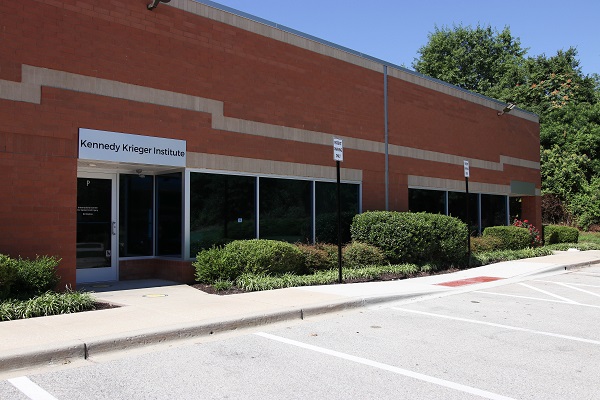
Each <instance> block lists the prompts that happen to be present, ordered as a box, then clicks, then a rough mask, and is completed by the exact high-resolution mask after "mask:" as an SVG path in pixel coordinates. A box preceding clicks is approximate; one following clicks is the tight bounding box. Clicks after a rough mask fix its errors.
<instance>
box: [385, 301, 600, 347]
mask: <svg viewBox="0 0 600 400" xmlns="http://www.w3.org/2000/svg"><path fill="white" fill-rule="evenodd" d="M391 309H392V310H397V311H402V312H407V313H413V314H420V315H425V316H428V317H436V318H443V319H450V320H453V321H460V322H468V323H471V324H479V325H487V326H493V327H495V328H502V329H510V330H513V331H518V332H525V333H533V334H535V335H542V336H550V337H554V338H559V339H567V340H572V341H575V342H582V343H589V344H595V345H599V346H600V341H598V340H593V339H585V338H580V337H576V336H569V335H561V334H559V333H552V332H544V331H538V330H535V329H528V328H521V327H518V326H511V325H503V324H496V323H494V322H486V321H479V320H476V319H469V318H461V317H452V316H449V315H442V314H434V313H429V312H425V311H417V310H409V309H408V308H399V307H391Z"/></svg>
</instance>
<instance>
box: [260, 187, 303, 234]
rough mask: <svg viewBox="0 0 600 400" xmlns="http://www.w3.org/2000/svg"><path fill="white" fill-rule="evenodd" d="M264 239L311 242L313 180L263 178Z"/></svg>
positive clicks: (261, 216) (262, 212) (261, 224)
mask: <svg viewBox="0 0 600 400" xmlns="http://www.w3.org/2000/svg"><path fill="white" fill-rule="evenodd" d="M259 187H260V196H259V199H260V224H259V233H260V238H261V239H274V240H281V241H286V242H291V243H295V242H301V243H310V242H312V181H301V180H293V179H276V178H260V181H259Z"/></svg>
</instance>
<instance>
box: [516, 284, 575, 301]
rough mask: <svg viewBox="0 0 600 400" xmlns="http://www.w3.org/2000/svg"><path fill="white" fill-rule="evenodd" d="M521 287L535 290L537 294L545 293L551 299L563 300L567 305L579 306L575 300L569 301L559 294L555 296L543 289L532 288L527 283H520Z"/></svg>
mask: <svg viewBox="0 0 600 400" xmlns="http://www.w3.org/2000/svg"><path fill="white" fill-rule="evenodd" d="M519 285H521V286H525V287H526V288H529V289H531V290H535V291H537V292H540V293H544V294H546V295H548V296H550V297H555V298H557V299H561V300H562V301H564V302H565V303H571V304H579V303H578V302H576V301H574V300H571V299H567V298H566V297H562V296H559V295H557V294H554V293H550V292H548V291H546V290H542V289H539V288H536V287H534V286H531V285H528V284H526V283H519Z"/></svg>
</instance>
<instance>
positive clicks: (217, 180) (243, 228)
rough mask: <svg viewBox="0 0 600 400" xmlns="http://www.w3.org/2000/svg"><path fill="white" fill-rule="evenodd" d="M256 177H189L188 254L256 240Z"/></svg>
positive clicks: (210, 175) (201, 175) (206, 175)
mask: <svg viewBox="0 0 600 400" xmlns="http://www.w3.org/2000/svg"><path fill="white" fill-rule="evenodd" d="M255 199H256V178H254V177H249V176H237V175H220V174H203V173H192V174H191V175H190V255H191V256H192V257H195V255H196V254H197V253H198V251H200V250H202V249H206V248H210V247H211V246H213V245H222V244H225V243H228V242H230V241H232V240H237V239H253V238H255V237H256V217H255V214H256V200H255Z"/></svg>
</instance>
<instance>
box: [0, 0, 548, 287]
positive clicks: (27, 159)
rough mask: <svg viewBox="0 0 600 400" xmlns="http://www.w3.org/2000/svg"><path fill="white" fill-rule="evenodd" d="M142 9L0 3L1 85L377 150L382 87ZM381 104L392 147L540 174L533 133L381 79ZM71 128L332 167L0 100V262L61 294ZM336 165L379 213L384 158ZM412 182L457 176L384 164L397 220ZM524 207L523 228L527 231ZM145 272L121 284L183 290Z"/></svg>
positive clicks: (70, 242)
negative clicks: (84, 87)
mask: <svg viewBox="0 0 600 400" xmlns="http://www.w3.org/2000/svg"><path fill="white" fill-rule="evenodd" d="M147 2H148V1H147V0H124V1H119V2H98V1H92V0H21V1H12V2H5V3H3V4H2V7H0V27H1V29H0V42H1V43H2V46H0V79H4V80H9V81H14V82H20V81H21V79H22V73H21V67H22V65H29V66H34V67H39V68H48V69H50V70H56V71H65V72H70V73H75V74H80V75H85V76H90V77H98V78H103V79H108V80H111V81H117V82H123V83H129V84H135V85H140V86H143V87H150V88H155V89H163V90H167V91H170V92H176V93H183V94H189V95H194V96H201V97H205V98H208V99H213V100H218V101H222V102H223V104H224V114H225V116H228V117H234V118H240V119H245V120H250V121H255V122H264V123H268V124H273V125H278V126H285V127H292V128H299V129H304V130H308V131H316V132H326V133H330V134H334V135H342V136H345V137H357V138H361V139H367V140H372V141H379V142H383V140H384V119H383V115H384V108H383V107H384V104H383V75H382V73H379V72H376V71H372V70H369V69H365V68H361V67H358V66H356V65H352V64H349V63H345V62H342V61H340V60H337V59H334V58H329V57H326V56H323V55H320V54H317V53H314V52H310V51H308V50H304V49H301V48H298V47H295V46H291V45H288V44H285V43H282V42H279V41H276V40H272V39H268V38H266V37H263V36H260V35H257V34H254V33H251V32H248V31H244V30H242V29H238V28H235V27H232V26H228V25H225V24H222V23H219V22H215V21H212V20H209V19H205V18H202V17H199V16H196V15H192V14H190V13H186V12H184V11H181V10H178V9H176V8H174V7H170V6H167V5H163V6H161V7H159V8H158V9H157V10H155V11H154V12H149V11H147V10H146V4H147ZM388 90H389V135H390V143H391V144H393V145H399V146H408V147H416V148H420V149H424V150H429V151H434V152H440V153H448V154H453V155H458V156H464V157H472V158H477V159H481V160H488V161H492V162H495V163H498V162H499V161H500V160H499V154H502V155H506V156H511V157H516V158H522V159H526V160H531V161H539V126H538V124H536V123H533V122H528V121H526V120H524V119H522V118H517V117H515V116H514V115H504V116H502V117H498V116H497V115H496V113H495V111H494V110H492V109H490V108H487V107H484V106H480V105H477V104H475V103H472V102H468V101H465V100H461V99H458V98H456V97H452V96H449V95H445V94H442V93H440V92H437V91H433V90H429V89H426V88H424V87H421V86H417V85H415V84H411V83H408V82H405V81H402V80H399V79H395V78H391V77H390V79H389V87H388ZM80 127H85V128H92V129H100V130H109V131H116V132H127V133H133V134H139V135H149V136H161V137H171V138H176V139H184V140H186V141H187V146H188V151H189V152H202V153H212V154H223V155H230V156H238V157H246V158H255V159H268V160H278V161H287V162H294V163H307V164H312V165H317V166H318V165H323V166H333V161H332V149H331V146H330V145H314V144H308V143H303V142H293V143H292V142H290V141H286V140H281V139H270V138H266V137H262V136H254V135H247V134H238V133H232V132H224V131H216V130H214V129H212V127H211V115H210V114H207V113H198V112H192V111H186V110H181V109H176V108H171V107H163V106H156V105H151V104H145V103H141V102H134V101H128V100H121V99H116V98H111V97H107V96H99V95H93V94H88V93H80V92H75V91H67V90H61V89H57V88H50V87H43V89H42V100H41V104H31V103H27V102H15V101H9V100H2V99H0V170H1V171H2V172H3V173H2V174H0V205H1V207H0V223H1V224H2V229H0V252H3V253H9V254H11V255H22V256H24V257H28V256H34V255H35V254H56V255H58V256H59V257H61V258H62V259H63V262H62V264H61V270H60V271H59V272H60V274H61V276H62V281H61V285H64V284H66V283H74V281H75V269H74V264H75V237H76V212H75V207H76V204H75V203H76V176H77V135H78V129H79V128H80ZM231 143H235V146H232V145H231ZM344 159H345V161H344V163H343V167H344V168H353V169H358V170H362V171H363V209H364V210H375V209H383V208H384V207H385V181H384V166H385V158H384V156H383V154H379V153H374V152H367V151H361V150H357V149H354V150H353V149H345V155H344ZM409 175H418V176H426V177H439V178H445V179H453V180H461V179H462V168H461V166H457V165H448V164H443V163H434V162H430V161H424V160H415V159H412V158H402V157H393V156H392V157H390V174H389V177H390V180H389V201H390V208H391V209H393V210H406V209H407V208H408V188H407V182H408V176H409ZM471 179H472V181H473V182H485V183H494V184H500V185H509V184H510V181H511V179H518V180H522V181H529V182H536V185H537V187H538V188H539V187H540V186H539V185H540V178H539V171H536V170H532V169H528V168H520V167H515V166H511V165H505V166H504V170H503V171H492V170H487V169H477V168H473V167H472V168H471ZM532 201H533V203H531V206H527V205H526V203H527V201H525V202H524V206H523V214H524V216H525V217H527V218H529V219H530V220H532V221H538V219H537V218H538V214H539V213H540V212H539V201H538V199H534V200H532ZM527 204H528V203H527ZM146 263H147V262H146ZM157 263H158V264H157ZM142 264H144V263H142V262H141V261H140V262H122V263H121V273H122V276H123V277H133V276H146V275H144V274H146V273H148V271H153V272H152V273H153V274H154V275H155V276H158V275H160V274H162V272H159V271H162V270H161V269H160V268H158V269H157V267H156V266H157V265H166V264H168V265H169V269H170V270H171V271H178V272H175V273H174V275H177V276H179V277H181V279H183V280H185V279H187V278H189V271H188V269H187V267H181V266H177V267H173V265H176V264H177V263H174V262H170V263H166V264H165V263H164V262H162V261H161V262H158V261H156V262H152V263H150V264H147V265H148V268H147V270H145V271H142V270H143V268H144V267H140V265H142ZM184 264H185V263H184ZM177 265H180V264H177ZM181 265H183V264H181ZM136 271H137V272H136ZM157 274H158V275H157Z"/></svg>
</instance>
